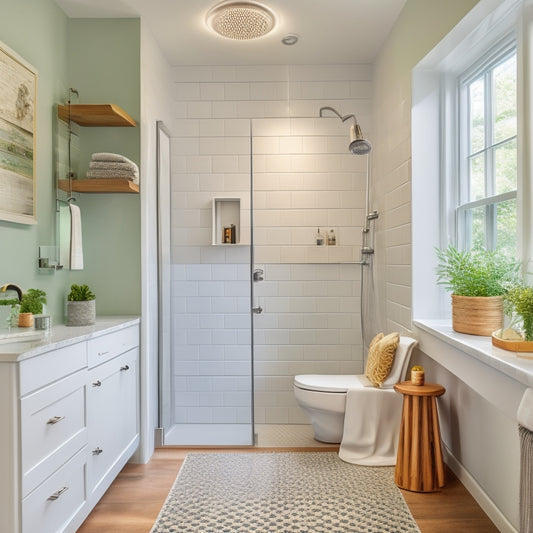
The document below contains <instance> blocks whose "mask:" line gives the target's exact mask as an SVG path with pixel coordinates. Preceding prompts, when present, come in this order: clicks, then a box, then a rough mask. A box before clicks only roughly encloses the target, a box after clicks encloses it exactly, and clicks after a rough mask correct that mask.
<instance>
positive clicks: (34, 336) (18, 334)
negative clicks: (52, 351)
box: [0, 328, 44, 344]
mask: <svg viewBox="0 0 533 533" xmlns="http://www.w3.org/2000/svg"><path fill="white" fill-rule="evenodd" d="M0 331H1V330H0ZM43 336H44V334H43V332H42V331H35V330H33V329H32V330H29V331H28V330H20V329H17V328H13V329H12V330H11V331H9V332H8V331H6V332H5V333H0V344H6V343H9V344H11V343H19V342H31V341H37V340H40V339H42V338H43Z"/></svg>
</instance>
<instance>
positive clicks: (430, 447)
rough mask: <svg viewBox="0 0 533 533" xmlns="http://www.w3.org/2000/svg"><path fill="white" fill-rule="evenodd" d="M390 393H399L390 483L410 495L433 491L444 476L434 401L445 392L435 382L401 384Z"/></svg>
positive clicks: (435, 403)
mask: <svg viewBox="0 0 533 533" xmlns="http://www.w3.org/2000/svg"><path fill="white" fill-rule="evenodd" d="M394 390H395V391H396V392H399V393H400V394H403V411H402V422H401V426H400V438H399V442H398V457H397V461H396V471H395V473H394V481H395V482H396V485H398V487H400V488H402V489H406V490H410V491H413V492H434V491H437V490H439V489H440V488H441V487H443V486H444V484H445V474H444V462H443V460H442V447H441V440H440V428H439V415H438V412H437V402H436V398H437V396H441V395H442V394H444V392H445V391H446V389H445V388H444V387H443V386H442V385H438V384H436V383H426V384H425V385H413V384H412V383H411V382H410V381H402V382H401V383H397V384H396V385H394Z"/></svg>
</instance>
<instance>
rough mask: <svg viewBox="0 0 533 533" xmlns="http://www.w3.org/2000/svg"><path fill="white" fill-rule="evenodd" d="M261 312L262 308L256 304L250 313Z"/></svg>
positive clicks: (257, 313)
mask: <svg viewBox="0 0 533 533" xmlns="http://www.w3.org/2000/svg"><path fill="white" fill-rule="evenodd" d="M262 312H263V308H262V307H261V306H260V305H258V306H257V307H252V313H255V314H256V315H260V314H261V313H262Z"/></svg>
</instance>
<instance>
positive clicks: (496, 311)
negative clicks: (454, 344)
mask: <svg viewBox="0 0 533 533" xmlns="http://www.w3.org/2000/svg"><path fill="white" fill-rule="evenodd" d="M502 323H503V298H502V297H501V296H457V295H455V294H452V326H453V329H454V330H455V331H458V332H459V333H469V334H470V335H484V336H487V337H490V336H491V335H492V333H493V332H494V331H496V330H497V329H500V328H501V327H502Z"/></svg>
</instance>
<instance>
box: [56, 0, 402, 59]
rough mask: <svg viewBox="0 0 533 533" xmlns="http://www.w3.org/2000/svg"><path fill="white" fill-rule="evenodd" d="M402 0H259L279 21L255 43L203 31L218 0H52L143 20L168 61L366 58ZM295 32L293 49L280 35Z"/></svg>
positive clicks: (73, 13) (73, 9)
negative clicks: (276, 25)
mask: <svg viewBox="0 0 533 533" xmlns="http://www.w3.org/2000/svg"><path fill="white" fill-rule="evenodd" d="M405 1H406V0H264V3H266V4H268V5H269V6H270V7H271V8H272V9H273V10H274V11H275V12H276V13H277V15H278V18H279V25H278V27H277V28H276V29H275V30H274V31H273V32H272V33H271V34H269V35H267V36H265V37H263V38H261V39H257V40H254V41H247V42H242V41H231V40H228V39H224V38H221V37H218V36H216V35H214V34H213V33H211V32H209V31H208V30H207V29H206V27H205V24H204V17H205V14H206V13H207V11H208V10H209V8H210V7H211V6H213V5H214V4H216V3H218V0H56V2H57V4H58V5H59V6H60V7H61V8H62V9H63V11H65V13H66V14H67V15H68V16H69V17H72V18H84V17H96V18H99V17H103V18H108V17H109V18H113V17H139V16H140V17H141V18H142V20H143V21H144V22H145V23H146V24H147V27H148V28H149V29H150V30H151V33H153V35H154V36H155V38H156V40H157V41H158V43H159V45H160V47H161V49H162V50H163V53H164V55H165V56H166V58H167V60H168V61H169V63H170V64H171V65H263V64H264V65H266V64H331V63H334V64H340V63H371V62H372V61H373V60H374V58H375V56H376V54H377V53H378V52H379V49H380V47H381V45H382V44H383V42H384V40H385V38H386V36H387V35H388V33H389V31H390V29H391V27H392V26H393V24H394V22H395V20H396V18H397V17H398V15H399V13H400V11H401V9H402V8H403V6H404V4H405ZM289 33H296V34H298V35H299V37H300V40H299V42H298V43H297V44H296V45H294V46H286V45H283V44H282V43H281V38H282V37H283V36H285V35H287V34H289Z"/></svg>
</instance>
